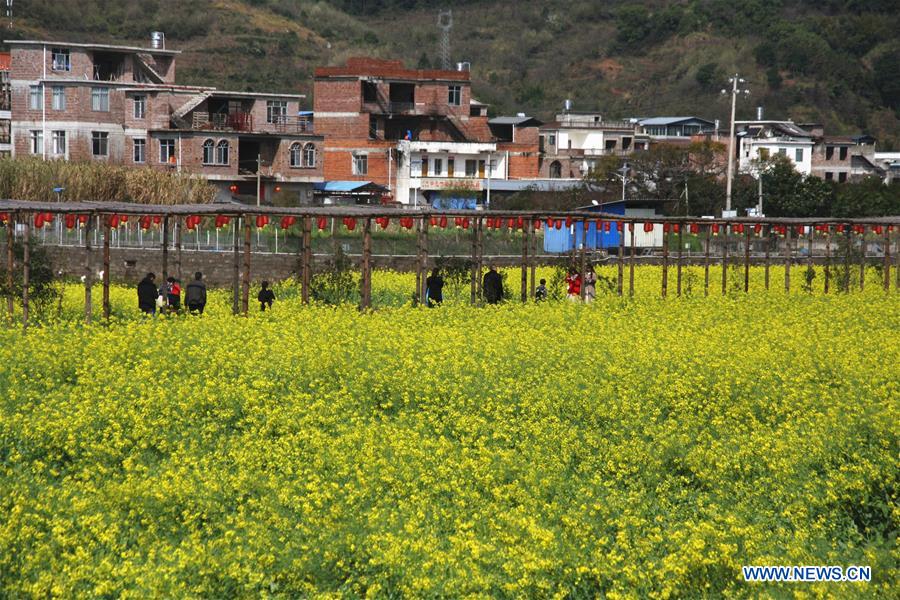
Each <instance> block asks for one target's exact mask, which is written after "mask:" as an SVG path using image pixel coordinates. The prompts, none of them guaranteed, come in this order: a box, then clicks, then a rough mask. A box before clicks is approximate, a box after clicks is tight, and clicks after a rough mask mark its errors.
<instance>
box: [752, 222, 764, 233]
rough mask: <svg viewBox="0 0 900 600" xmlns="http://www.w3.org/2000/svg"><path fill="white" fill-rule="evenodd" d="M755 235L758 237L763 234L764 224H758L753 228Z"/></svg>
mask: <svg viewBox="0 0 900 600" xmlns="http://www.w3.org/2000/svg"><path fill="white" fill-rule="evenodd" d="M753 233H755V234H756V235H759V234H760V233H762V223H757V224H756V225H754V226H753Z"/></svg>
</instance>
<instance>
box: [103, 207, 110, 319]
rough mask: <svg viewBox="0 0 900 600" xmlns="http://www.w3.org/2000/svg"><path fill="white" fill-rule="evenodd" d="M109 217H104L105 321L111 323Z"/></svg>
mask: <svg viewBox="0 0 900 600" xmlns="http://www.w3.org/2000/svg"><path fill="white" fill-rule="evenodd" d="M109 220H110V219H109V215H103V319H104V320H106V322H107V323H108V322H109V314H110V306H109V236H110V234H111V231H110V226H109Z"/></svg>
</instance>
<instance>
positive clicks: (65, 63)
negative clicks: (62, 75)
mask: <svg viewBox="0 0 900 600" xmlns="http://www.w3.org/2000/svg"><path fill="white" fill-rule="evenodd" d="M50 60H51V66H50V68H51V69H52V70H54V71H71V70H72V61H71V58H70V56H69V50H68V49H67V48H53V49H52V50H50Z"/></svg>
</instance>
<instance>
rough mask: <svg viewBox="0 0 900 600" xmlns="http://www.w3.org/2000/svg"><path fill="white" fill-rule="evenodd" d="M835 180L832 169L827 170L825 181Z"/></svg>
mask: <svg viewBox="0 0 900 600" xmlns="http://www.w3.org/2000/svg"><path fill="white" fill-rule="evenodd" d="M833 180H834V173H832V172H831V171H825V181H833Z"/></svg>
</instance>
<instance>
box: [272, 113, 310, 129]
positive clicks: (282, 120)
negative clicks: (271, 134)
mask: <svg viewBox="0 0 900 600" xmlns="http://www.w3.org/2000/svg"><path fill="white" fill-rule="evenodd" d="M266 130H275V131H277V132H279V133H314V132H315V130H314V128H313V121H312V119H310V118H309V117H292V116H287V115H283V116H276V117H272V118H271V119H270V120H269V121H267V122H266Z"/></svg>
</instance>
